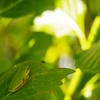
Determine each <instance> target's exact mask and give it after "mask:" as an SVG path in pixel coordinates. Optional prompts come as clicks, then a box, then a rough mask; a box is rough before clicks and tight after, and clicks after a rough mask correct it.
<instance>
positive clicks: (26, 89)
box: [0, 61, 75, 100]
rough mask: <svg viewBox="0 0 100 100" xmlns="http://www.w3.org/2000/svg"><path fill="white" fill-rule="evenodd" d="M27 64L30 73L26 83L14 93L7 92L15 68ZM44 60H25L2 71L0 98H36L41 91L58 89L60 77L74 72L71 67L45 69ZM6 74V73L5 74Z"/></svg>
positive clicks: (35, 99) (30, 99) (20, 99)
mask: <svg viewBox="0 0 100 100" xmlns="http://www.w3.org/2000/svg"><path fill="white" fill-rule="evenodd" d="M24 65H25V66H29V68H30V73H29V79H28V81H27V83H26V84H25V85H24V86H23V87H22V88H20V89H19V90H18V91H16V92H15V93H9V92H8V89H9V84H10V82H11V80H12V78H13V77H14V75H15V73H16V72H17V69H18V68H19V67H21V66H24ZM43 66H44V62H34V61H26V62H23V63H20V64H18V65H17V67H15V68H12V70H8V71H7V72H5V73H4V78H3V79H2V80H0V88H1V90H2V91H0V100H38V99H40V97H41V94H43V93H51V92H54V91H56V90H58V86H60V85H61V84H62V82H61V79H62V78H64V77H65V76H67V75H68V74H71V73H73V72H75V71H74V70H72V69H67V68H62V69H60V68H58V69H49V70H46V69H45V68H44V67H43ZM5 74H6V75H5Z"/></svg>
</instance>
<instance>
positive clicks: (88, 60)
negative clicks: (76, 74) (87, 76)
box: [76, 42, 100, 73]
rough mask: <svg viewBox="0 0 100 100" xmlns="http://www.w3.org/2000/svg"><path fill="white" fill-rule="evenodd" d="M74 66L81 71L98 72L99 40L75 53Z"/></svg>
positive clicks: (99, 64)
mask: <svg viewBox="0 0 100 100" xmlns="http://www.w3.org/2000/svg"><path fill="white" fill-rule="evenodd" d="M76 67H77V68H80V69H81V70H82V71H83V72H88V73H100V42H98V43H96V44H94V45H93V46H92V47H91V48H90V49H89V50H86V51H82V52H80V53H79V54H77V55H76Z"/></svg>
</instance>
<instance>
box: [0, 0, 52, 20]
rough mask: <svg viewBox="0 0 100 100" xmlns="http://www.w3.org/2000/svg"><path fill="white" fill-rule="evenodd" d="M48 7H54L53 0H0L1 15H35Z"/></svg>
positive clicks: (48, 8)
mask: <svg viewBox="0 0 100 100" xmlns="http://www.w3.org/2000/svg"><path fill="white" fill-rule="evenodd" d="M50 9H54V0H49V1H47V0H42V1H41V0H0V15H1V16H3V17H14V18H15V17H20V16H23V15H27V14H30V13H33V14H35V15H36V14H40V13H42V12H43V11H44V10H50Z"/></svg>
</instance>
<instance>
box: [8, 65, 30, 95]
mask: <svg viewBox="0 0 100 100" xmlns="http://www.w3.org/2000/svg"><path fill="white" fill-rule="evenodd" d="M29 72H30V69H29V67H28V66H19V68H18V71H17V73H16V74H15V75H14V77H13V79H12V81H11V83H10V86H9V92H11V93H12V92H16V91H17V90H19V89H20V88H21V87H22V86H23V85H24V84H25V83H26V82H27V80H28V78H29Z"/></svg>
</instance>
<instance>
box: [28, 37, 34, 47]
mask: <svg viewBox="0 0 100 100" xmlns="http://www.w3.org/2000/svg"><path fill="white" fill-rule="evenodd" d="M34 44H35V39H31V40H30V41H29V43H28V47H29V48H31V47H32V46H33V45H34Z"/></svg>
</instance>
